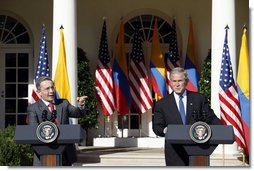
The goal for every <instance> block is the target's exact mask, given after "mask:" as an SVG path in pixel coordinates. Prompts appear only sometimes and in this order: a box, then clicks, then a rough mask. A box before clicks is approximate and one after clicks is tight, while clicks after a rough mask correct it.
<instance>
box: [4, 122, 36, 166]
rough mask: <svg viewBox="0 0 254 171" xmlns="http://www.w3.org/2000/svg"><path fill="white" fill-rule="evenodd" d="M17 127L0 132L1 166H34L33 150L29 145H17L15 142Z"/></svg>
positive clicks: (9, 127)
mask: <svg viewBox="0 0 254 171" xmlns="http://www.w3.org/2000/svg"><path fill="white" fill-rule="evenodd" d="M14 132H15V126H8V127H7V128H4V129H2V130H0V165H1V166H32V164H33V149H32V147H31V145H29V144H16V143H15V142H14V140H13V138H14Z"/></svg>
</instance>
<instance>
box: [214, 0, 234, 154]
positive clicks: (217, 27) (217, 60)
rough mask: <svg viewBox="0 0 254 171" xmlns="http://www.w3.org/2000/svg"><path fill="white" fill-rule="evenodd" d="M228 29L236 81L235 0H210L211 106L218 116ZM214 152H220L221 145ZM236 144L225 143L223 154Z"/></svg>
mask: <svg viewBox="0 0 254 171" xmlns="http://www.w3.org/2000/svg"><path fill="white" fill-rule="evenodd" d="M226 25H228V26H229V30H228V46H229V51H230V57H231V62H232V67H233V72H234V78H235V81H236V77H235V76H236V48H235V47H236V40H235V0H223V1H222V0H212V50H211V52H212V54H211V55H212V71H211V72H212V81H211V85H212V87H211V106H212V108H213V110H214V112H215V113H216V114H217V116H218V117H220V116H219V115H220V104H219V95H218V92H219V78H220V68H221V60H222V51H223V44H224V38H225V29H224V28H225V27H226ZM214 153H218V154H220V153H222V145H220V146H218V148H217V149H216V150H215V152H214ZM237 153H238V151H237V145H236V143H234V144H233V145H225V154H237Z"/></svg>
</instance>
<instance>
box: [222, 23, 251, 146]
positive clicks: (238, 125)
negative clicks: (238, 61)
mask: <svg viewBox="0 0 254 171" xmlns="http://www.w3.org/2000/svg"><path fill="white" fill-rule="evenodd" d="M227 37H228V28H226V35H225V41H224V47H223V53H222V62H221V73H220V89H219V99H220V115H221V120H222V122H223V123H224V124H225V125H232V126H233V129H234V133H235V139H236V142H237V143H238V144H239V145H240V147H242V148H243V149H246V142H245V140H244V132H243V127H242V121H241V111H240V102H239V99H238V92H237V87H236V84H235V81H234V78H233V70H232V64H231V61H230V54H229V48H228V38H227Z"/></svg>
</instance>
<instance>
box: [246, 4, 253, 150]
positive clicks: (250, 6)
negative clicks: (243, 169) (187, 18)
mask: <svg viewBox="0 0 254 171" xmlns="http://www.w3.org/2000/svg"><path fill="white" fill-rule="evenodd" d="M249 19H250V22H249V28H248V32H249V46H248V48H249V55H250V56H249V58H250V59H249V60H250V66H253V65H254V63H253V57H254V49H253V46H254V0H249ZM248 32H247V33H248ZM253 73H254V67H250V75H252V74H253ZM250 80H251V83H250V85H252V86H251V87H253V85H254V79H250ZM250 94H252V96H250V101H251V102H254V97H253V89H252V88H250ZM252 113H253V108H252V107H251V108H250V114H252ZM252 123H253V119H251V123H250V124H251V125H252ZM252 130H253V128H252V129H251V131H252ZM250 141H251V140H250ZM251 143H253V142H251ZM252 147H253V146H252Z"/></svg>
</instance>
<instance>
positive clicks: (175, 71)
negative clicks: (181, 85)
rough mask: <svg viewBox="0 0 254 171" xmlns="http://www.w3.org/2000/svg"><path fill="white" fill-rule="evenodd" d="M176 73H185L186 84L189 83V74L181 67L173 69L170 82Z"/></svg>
mask: <svg viewBox="0 0 254 171" xmlns="http://www.w3.org/2000/svg"><path fill="white" fill-rule="evenodd" d="M175 73H183V75H184V80H185V82H186V83H187V82H188V80H189V78H188V74H187V72H186V71H185V70H184V69H183V68H181V67H175V68H173V69H172V70H171V71H170V80H171V76H172V75H173V74H175Z"/></svg>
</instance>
